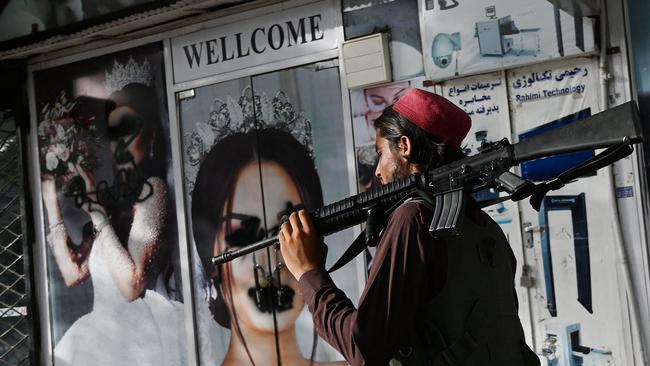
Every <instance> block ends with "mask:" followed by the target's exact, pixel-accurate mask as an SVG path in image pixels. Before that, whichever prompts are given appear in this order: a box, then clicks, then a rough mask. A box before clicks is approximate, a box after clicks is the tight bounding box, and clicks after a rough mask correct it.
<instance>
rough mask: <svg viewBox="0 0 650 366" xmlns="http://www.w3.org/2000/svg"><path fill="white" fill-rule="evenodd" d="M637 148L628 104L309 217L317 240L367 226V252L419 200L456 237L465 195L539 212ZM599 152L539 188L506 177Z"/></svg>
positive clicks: (437, 225) (635, 120)
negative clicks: (494, 195)
mask: <svg viewBox="0 0 650 366" xmlns="http://www.w3.org/2000/svg"><path fill="white" fill-rule="evenodd" d="M642 141H643V136H642V134H641V123H640V117H639V112H638V110H637V107H636V104H635V103H634V102H627V103H625V104H622V105H620V106H617V107H615V108H611V109H608V110H606V111H603V112H601V113H598V114H595V115H593V116H591V117H588V118H585V119H583V120H580V121H577V122H573V123H570V124H568V125H565V126H562V127H559V128H557V129H554V130H551V131H549V132H546V133H544V134H541V135H537V136H534V137H532V138H530V139H528V140H524V141H522V142H519V143H516V144H510V143H509V142H508V140H507V139H506V138H504V139H503V140H501V141H497V142H493V143H489V144H486V145H485V146H483V147H482V148H481V150H480V152H479V153H478V154H476V155H473V156H470V157H467V158H463V159H460V160H457V161H454V162H452V163H449V164H447V165H444V166H441V167H438V168H435V169H432V170H429V171H427V172H424V173H422V174H413V175H410V176H407V177H404V178H401V179H397V180H395V181H393V182H391V183H388V184H385V185H382V186H379V187H375V188H372V189H370V190H368V191H366V192H363V193H360V194H357V195H354V196H351V197H348V198H345V199H343V200H340V201H337V202H334V203H331V204H329V205H326V206H324V207H321V208H318V209H316V210H314V211H313V212H311V216H312V220H313V222H314V226H315V228H316V230H317V232H318V233H319V235H320V236H326V235H329V234H332V233H335V232H337V231H341V230H343V229H346V228H349V227H352V226H354V225H358V224H361V223H364V222H365V223H366V229H365V245H366V246H372V245H373V244H374V243H375V241H376V240H377V238H378V236H379V231H380V230H381V227H382V226H383V223H384V219H385V217H387V214H388V213H390V212H391V211H392V210H393V209H395V208H396V207H398V206H399V205H400V204H401V203H402V202H404V201H405V200H406V199H408V198H411V197H420V198H421V199H424V200H426V201H428V202H430V203H431V205H432V207H433V210H434V212H433V218H432V220H431V225H430V226H429V232H430V233H431V235H433V236H434V237H439V236H445V235H453V234H456V233H457V229H458V227H459V225H460V222H461V220H462V217H463V210H464V207H465V201H466V196H467V194H470V193H474V192H477V191H480V190H483V189H486V188H496V189H497V190H499V191H502V192H506V193H508V194H509V196H507V197H503V198H500V199H498V200H497V201H504V200H506V199H512V200H513V201H518V200H521V199H524V198H527V197H530V203H531V205H532V206H533V208H535V209H536V210H537V211H539V208H540V205H541V202H542V200H543V199H544V196H545V195H546V193H548V192H549V191H551V190H556V189H559V188H561V187H563V186H564V185H565V184H566V183H569V182H570V181H573V180H575V179H577V178H580V177H582V176H585V175H588V174H592V173H594V172H595V171H596V170H598V169H600V168H603V167H605V166H607V165H609V164H612V163H614V162H615V161H617V160H620V159H622V158H624V157H626V156H628V155H630V154H631V153H632V152H633V151H634V148H633V147H632V144H634V143H639V142H642ZM600 148H606V149H605V150H604V151H602V152H600V153H599V154H597V155H596V156H594V157H592V158H591V159H589V160H587V161H586V162H584V163H582V164H580V165H578V166H576V167H574V168H571V169H569V170H568V171H565V172H564V173H562V174H560V175H559V176H558V177H556V178H555V179H552V180H550V181H547V182H543V183H540V184H534V183H532V182H530V181H528V180H526V179H524V178H522V177H520V176H518V175H516V174H514V173H512V172H510V171H509V170H510V169H511V168H512V167H514V166H515V165H517V164H519V163H522V162H525V161H529V160H533V159H537V158H541V157H548V156H552V155H558V154H563V153H570V152H576V151H581V150H592V149H600ZM497 201H492V202H489V203H486V204H484V205H483V206H488V205H489V204H494V203H496V202H497ZM362 235H364V233H362ZM358 240H359V238H357V240H355V243H356V242H357V241H358ZM277 242H278V237H277V236H274V237H271V238H268V239H264V240H261V241H259V242H257V243H253V244H250V245H248V246H245V247H241V248H238V249H235V250H230V251H226V252H224V253H222V254H220V255H218V256H216V257H214V258H213V259H212V261H213V263H214V264H215V265H220V264H223V263H226V262H229V261H231V260H233V259H235V258H238V257H240V256H243V255H245V254H249V253H252V252H254V251H257V250H259V249H262V248H266V247H268V246H270V245H273V244H275V243H277ZM353 246H354V244H353ZM351 247H352V246H351ZM350 249H352V248H350ZM344 256H345V255H344ZM340 265H341V264H340V263H337V264H336V265H335V266H334V267H336V268H339V267H340ZM332 270H334V269H330V271H332Z"/></svg>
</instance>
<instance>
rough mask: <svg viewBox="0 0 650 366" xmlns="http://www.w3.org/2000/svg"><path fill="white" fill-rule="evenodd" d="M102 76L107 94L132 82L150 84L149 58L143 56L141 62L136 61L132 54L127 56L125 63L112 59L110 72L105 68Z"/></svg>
mask: <svg viewBox="0 0 650 366" xmlns="http://www.w3.org/2000/svg"><path fill="white" fill-rule="evenodd" d="M104 76H105V82H106V85H105V89H106V94H107V95H111V94H112V93H113V92H116V91H118V90H122V88H124V87H125V86H127V85H129V84H132V83H139V84H144V85H147V86H151V79H152V73H151V66H150V65H149V60H147V59H146V58H145V59H144V61H143V62H142V63H138V62H136V61H135V60H134V59H133V57H132V56H129V60H128V61H127V62H126V63H125V64H122V63H120V62H118V61H117V60H113V68H112V69H111V71H110V72H109V71H108V70H106V71H105V75H104Z"/></svg>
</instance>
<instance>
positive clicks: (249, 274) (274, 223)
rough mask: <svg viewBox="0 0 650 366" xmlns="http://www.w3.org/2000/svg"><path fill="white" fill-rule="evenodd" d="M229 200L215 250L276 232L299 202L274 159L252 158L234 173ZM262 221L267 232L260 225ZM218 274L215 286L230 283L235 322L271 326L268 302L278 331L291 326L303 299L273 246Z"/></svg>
mask: <svg viewBox="0 0 650 366" xmlns="http://www.w3.org/2000/svg"><path fill="white" fill-rule="evenodd" d="M260 172H261V175H262V176H261V181H262V182H264V195H262V189H261V186H260ZM231 200H232V202H231V203H230V204H228V205H227V206H229V209H228V210H229V211H230V212H226V213H225V215H224V216H225V222H224V227H223V228H222V229H221V231H220V233H219V234H218V236H217V241H216V242H215V255H216V254H219V253H221V252H223V250H227V249H229V248H233V247H241V246H244V245H248V244H252V243H254V242H256V241H258V240H261V239H263V238H264V237H266V236H271V235H274V234H277V228H278V227H279V224H280V221H281V218H282V216H284V215H286V214H288V213H290V212H289V211H291V210H296V209H300V208H301V207H303V206H302V199H301V196H300V192H299V190H298V187H297V186H296V184H295V182H294V180H293V179H292V178H291V176H289V174H288V173H287V172H286V170H285V169H284V168H282V167H281V166H280V165H278V164H277V163H275V162H262V163H261V164H258V163H257V162H255V163H252V164H249V165H247V166H246V167H244V169H242V171H241V172H240V173H239V176H238V177H237V181H236V183H235V186H234V191H233V195H232V199H231ZM262 202H264V204H265V205H264V207H265V212H264V213H263V214H262V213H261V212H260V209H261V207H262ZM264 222H266V227H268V232H267V231H266V230H264ZM222 276H223V280H222V281H223V283H222V284H221V286H222V287H224V288H225V286H229V287H230V290H231V292H230V294H231V296H232V298H231V299H230V301H231V302H232V305H234V306H235V308H236V311H237V318H238V321H239V322H240V323H243V324H246V326H248V327H253V328H255V329H258V330H261V331H273V329H274V324H273V314H272V307H273V306H274V305H275V309H276V320H277V326H278V330H279V331H282V330H284V329H287V328H289V327H290V326H293V325H295V321H296V319H297V317H298V315H300V312H301V311H302V308H303V307H304V301H303V299H302V297H301V296H300V293H299V291H298V283H297V281H296V279H295V278H294V277H293V276H292V275H291V273H290V272H289V271H288V270H287V269H286V267H285V266H284V261H283V259H282V255H281V253H280V251H279V250H276V249H275V248H270V249H269V251H268V252H267V250H266V249H262V250H259V251H257V252H255V253H252V254H248V255H245V256H242V257H240V258H237V259H235V260H233V261H232V262H231V263H230V264H228V266H227V267H224V271H223V273H222ZM273 303H275V304H274V305H273Z"/></svg>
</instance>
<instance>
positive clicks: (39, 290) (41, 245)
mask: <svg viewBox="0 0 650 366" xmlns="http://www.w3.org/2000/svg"><path fill="white" fill-rule="evenodd" d="M27 80H28V81H27V88H28V97H29V121H30V122H29V127H30V128H29V134H28V136H27V139H26V142H27V143H28V144H29V146H28V148H27V155H28V156H27V158H28V164H29V167H28V169H29V171H30V174H29V177H27V178H28V181H29V183H30V188H29V189H30V190H31V192H30V193H31V196H32V197H33V201H32V208H33V214H34V217H33V219H34V243H35V247H34V260H33V262H32V263H34V276H35V277H36V278H35V279H34V282H35V287H34V293H35V294H36V297H37V299H42V300H43V301H37V303H38V304H39V306H38V308H39V309H38V311H39V314H40V316H39V323H40V324H41V344H40V347H41V349H40V354H41V355H42V358H41V362H43V363H44V365H46V366H51V365H52V364H53V360H52V352H51V351H52V346H51V344H52V327H51V326H50V306H49V305H50V304H49V298H50V296H49V295H50V294H49V287H48V286H47V282H46V281H39V280H38V279H46V278H47V272H48V270H47V268H48V267H47V255H46V252H45V229H44V226H43V223H44V220H43V195H42V194H41V192H42V189H41V181H40V179H38V177H40V171H39V168H40V166H39V162H38V148H36V146H38V138H37V136H36V123H37V121H36V93H35V90H34V73H33V70H31V68H28V71H27ZM25 170H27V169H25Z"/></svg>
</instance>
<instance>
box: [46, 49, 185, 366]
mask: <svg viewBox="0 0 650 366" xmlns="http://www.w3.org/2000/svg"><path fill="white" fill-rule="evenodd" d="M34 90H35V104H36V116H37V125H36V131H37V136H38V164H39V169H40V170H39V172H40V174H39V176H38V177H36V179H40V185H41V187H42V207H43V212H42V215H43V221H44V225H45V228H44V233H45V235H46V238H44V239H45V240H43V243H44V245H46V248H45V249H46V250H45V252H46V261H47V276H48V279H47V280H48V291H49V306H50V314H51V326H52V343H53V344H52V347H53V348H54V351H53V355H54V365H55V366H60V365H107V366H108V365H152V364H156V365H169V366H173V365H184V364H186V360H185V358H186V353H187V349H186V347H185V344H186V334H185V332H184V331H183V330H184V329H185V320H184V319H185V317H184V314H185V312H184V306H183V297H182V294H183V291H182V283H181V275H180V265H179V252H178V234H177V224H176V209H175V207H174V204H173V202H174V200H173V192H174V182H173V180H172V178H171V177H172V172H171V165H172V163H171V161H172V159H171V149H170V144H169V141H170V136H169V120H168V112H167V103H166V100H167V97H166V94H165V93H166V87H165V78H164V67H163V48H162V44H160V43H156V44H151V45H147V46H142V47H139V48H135V49H131V50H127V51H121V52H119V53H114V54H109V55H105V56H100V57H96V58H93V59H88V60H83V61H78V62H75V63H71V64H67V65H63V66H58V67H54V68H50V69H43V70H40V71H35V72H34Z"/></svg>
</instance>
